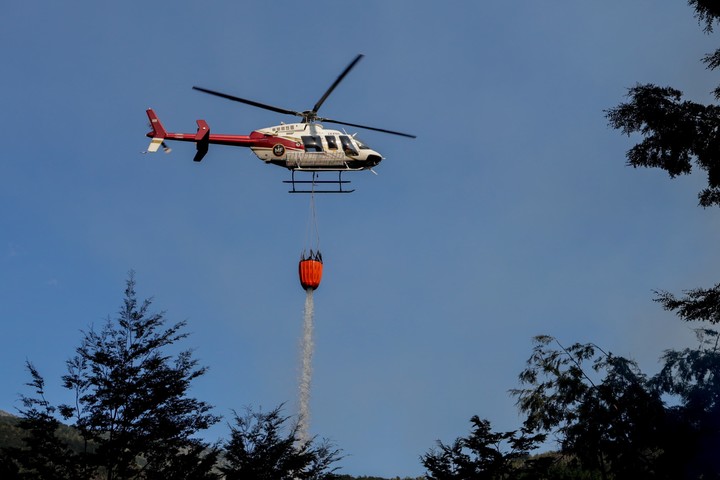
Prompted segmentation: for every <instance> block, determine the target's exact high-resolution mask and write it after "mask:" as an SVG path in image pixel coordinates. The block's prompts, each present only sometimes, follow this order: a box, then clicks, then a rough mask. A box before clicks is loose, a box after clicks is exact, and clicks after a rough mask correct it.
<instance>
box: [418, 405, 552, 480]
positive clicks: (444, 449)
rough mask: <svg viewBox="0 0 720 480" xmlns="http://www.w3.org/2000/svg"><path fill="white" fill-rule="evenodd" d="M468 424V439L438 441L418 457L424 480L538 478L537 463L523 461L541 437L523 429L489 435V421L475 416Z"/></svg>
mask: <svg viewBox="0 0 720 480" xmlns="http://www.w3.org/2000/svg"><path fill="white" fill-rule="evenodd" d="M470 422H471V423H472V430H471V433H470V435H469V436H467V437H461V438H457V439H455V441H453V442H452V443H450V444H444V443H443V442H441V441H439V440H438V442H437V448H434V449H431V450H430V451H429V452H427V453H426V454H424V455H423V456H422V457H420V461H421V462H422V465H423V467H425V469H426V470H427V478H428V480H484V479H487V480H495V479H505V478H535V479H538V478H542V477H541V475H540V471H539V469H538V468H537V467H538V466H539V464H538V463H537V462H535V463H534V462H532V461H527V457H528V455H529V452H530V451H531V450H533V449H535V448H536V447H537V445H538V444H539V443H541V442H542V441H543V440H544V439H545V435H543V434H536V435H530V434H529V432H528V431H526V430H522V431H521V432H519V433H518V432H517V431H510V432H493V431H492V428H491V425H490V422H489V421H488V420H485V419H480V418H479V417H478V416H477V415H476V416H473V417H472V418H471V419H470ZM543 466H544V467H545V468H547V467H548V466H549V465H548V464H547V463H544V464H543Z"/></svg>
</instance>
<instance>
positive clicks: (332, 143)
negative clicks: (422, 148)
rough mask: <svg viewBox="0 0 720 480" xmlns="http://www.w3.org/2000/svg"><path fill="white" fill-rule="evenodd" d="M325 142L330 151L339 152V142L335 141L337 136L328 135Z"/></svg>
mask: <svg viewBox="0 0 720 480" xmlns="http://www.w3.org/2000/svg"><path fill="white" fill-rule="evenodd" d="M325 141H326V142H327V145H328V148H329V149H330V150H337V140H336V139H335V136H333V135H326V136H325Z"/></svg>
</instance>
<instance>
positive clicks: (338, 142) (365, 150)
mask: <svg viewBox="0 0 720 480" xmlns="http://www.w3.org/2000/svg"><path fill="white" fill-rule="evenodd" d="M363 56H364V55H362V54H359V55H357V56H356V57H355V59H354V60H353V61H352V62H350V64H349V65H348V66H347V67H346V68H345V70H343V72H342V73H341V74H340V75H339V76H338V77H337V79H336V80H335V82H333V84H332V85H330V87H329V88H328V89H327V90H326V91H325V93H324V94H323V95H322V97H320V99H319V100H318V101H317V102H316V103H315V105H314V106H313V108H312V110H305V111H302V112H300V111H295V110H290V109H286V108H281V107H276V106H273V105H268V104H265V103H260V102H256V101H254V100H248V99H245V98H241V97H236V96H234V95H228V94H226V93H222V92H218V91H215V90H209V89H207V88H202V87H198V86H193V87H192V88H193V90H197V91H199V92H202V93H206V94H209V95H214V96H217V97H221V98H224V99H227V100H232V101H235V102H240V103H244V104H246V105H250V106H253V107H257V108H261V109H265V110H270V111H273V112H276V113H281V114H285V115H294V116H297V117H300V118H301V119H302V120H301V121H300V122H298V123H287V124H286V123H281V124H280V125H276V126H272V127H267V128H261V129H258V130H255V131H253V132H251V133H250V135H227V134H216V133H210V127H209V126H208V124H207V122H206V121H205V120H197V132H196V133H173V132H168V131H167V130H166V129H165V127H164V126H163V124H162V123H161V122H160V119H159V118H158V116H157V114H156V113H155V111H154V110H153V109H152V108H149V109H148V110H147V116H148V119H149V120H150V127H151V128H152V130H151V131H150V132H148V133H147V136H148V137H150V138H151V139H152V140H151V141H150V146H149V147H148V149H147V152H150V153H154V152H157V151H158V150H159V149H160V147H163V150H164V151H165V152H166V153H169V152H170V148H169V147H168V146H167V144H166V143H165V142H166V141H168V140H174V141H181V142H195V145H196V148H197V152H196V153H195V157H194V158H193V160H194V161H195V162H200V161H202V159H203V158H204V157H205V155H206V154H207V152H208V149H209V146H210V144H215V145H230V146H237V147H248V148H250V149H251V150H252V151H253V153H254V154H255V155H256V156H257V157H258V158H259V159H260V160H262V161H264V162H265V163H267V164H272V165H278V166H281V167H285V168H287V169H288V170H290V171H291V179H290V180H286V181H284V182H283V183H288V184H291V185H292V190H290V191H289V193H351V192H353V191H354V190H347V189H343V185H346V184H348V183H350V181H348V180H343V179H342V173H343V172H346V171H359V170H370V171H372V172H373V173H375V171H374V170H372V169H373V167H375V166H376V165H378V164H379V163H380V162H381V161H382V160H383V156H382V155H381V154H380V153H378V152H377V151H375V150H373V149H371V148H370V147H369V146H367V144H365V143H364V142H362V141H361V140H360V139H358V138H357V136H356V135H355V134H353V135H350V134H348V133H346V132H344V131H340V130H333V129H328V128H325V127H324V126H323V125H322V123H327V124H337V125H344V126H349V127H355V128H361V129H365V130H372V131H376V132H382V133H388V134H391V135H398V136H402V137H407V138H416V137H415V135H410V134H408V133H402V132H397V131H394V130H387V129H383V128H376V127H370V126H366V125H359V124H355V123H348V122H343V121H340V120H333V119H330V118H323V117H320V116H319V115H318V110H320V107H322V105H323V103H324V102H325V100H327V98H328V96H330V94H331V93H332V92H333V90H335V88H336V87H337V86H338V85H339V84H340V82H342V80H343V79H344V78H345V76H346V75H347V74H348V73H350V71H351V70H352V69H353V68H354V67H355V65H357V63H358V62H359V61H360V60H361V59H362V58H363ZM320 122H322V123H320ZM295 172H311V173H312V178H311V179H310V180H296V179H295ZM319 172H337V173H338V177H337V180H334V179H332V180H320V179H319V176H318V174H319ZM308 184H309V185H311V186H312V189H311V190H303V189H302V188H303V185H308ZM318 184H331V185H334V186H336V187H337V189H335V190H317V189H316V186H317V185H318ZM298 185H300V189H298V188H297V187H298Z"/></svg>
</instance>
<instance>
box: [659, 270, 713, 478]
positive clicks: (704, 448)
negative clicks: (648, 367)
mask: <svg viewBox="0 0 720 480" xmlns="http://www.w3.org/2000/svg"><path fill="white" fill-rule="evenodd" d="M656 301H658V302H660V303H661V304H662V305H663V307H664V308H665V309H666V310H670V311H675V312H676V313H677V314H678V315H679V316H680V318H682V319H683V320H685V321H705V322H709V323H711V324H716V323H718V322H720V284H719V285H715V286H714V287H713V288H710V289H694V290H690V291H687V292H685V295H684V297H683V298H677V297H675V295H673V294H671V293H668V292H658V293H657V298H656ZM695 332H696V334H697V338H698V342H699V345H698V347H697V348H695V349H690V348H686V349H683V350H668V351H666V352H665V353H664V355H663V360H664V366H663V368H662V370H661V371H660V373H658V374H657V375H656V376H655V377H654V378H653V384H654V385H655V388H656V389H657V390H658V391H660V392H661V393H663V394H664V395H667V396H670V397H674V400H675V402H673V405H672V406H671V407H669V408H668V411H669V415H670V417H671V419H672V420H673V425H672V426H673V431H672V432H671V435H672V436H673V437H674V438H675V439H676V440H677V441H676V445H677V446H678V447H679V448H678V451H677V457H678V458H681V460H682V462H681V463H682V464H683V465H686V467H685V469H684V471H683V472H682V473H683V474H684V475H686V476H691V477H692V478H700V477H703V476H704V477H703V478H717V477H719V476H720V458H719V457H718V455H717V452H718V451H720V349H719V348H718V346H719V345H720V333H718V331H716V330H714V329H711V328H702V327H701V328H697V329H696V330H695Z"/></svg>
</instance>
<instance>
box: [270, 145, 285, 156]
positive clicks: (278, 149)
mask: <svg viewBox="0 0 720 480" xmlns="http://www.w3.org/2000/svg"><path fill="white" fill-rule="evenodd" d="M273 155H275V156H276V157H282V156H283V155H285V147H284V146H283V145H281V144H279V143H278V144H277V145H275V146H274V147H273Z"/></svg>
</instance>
